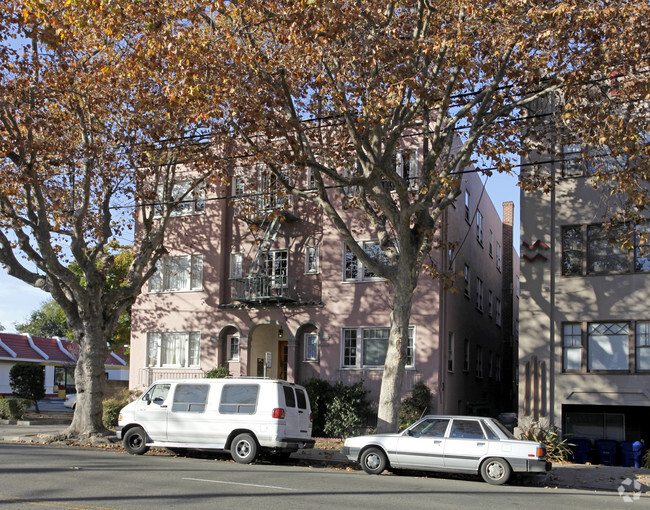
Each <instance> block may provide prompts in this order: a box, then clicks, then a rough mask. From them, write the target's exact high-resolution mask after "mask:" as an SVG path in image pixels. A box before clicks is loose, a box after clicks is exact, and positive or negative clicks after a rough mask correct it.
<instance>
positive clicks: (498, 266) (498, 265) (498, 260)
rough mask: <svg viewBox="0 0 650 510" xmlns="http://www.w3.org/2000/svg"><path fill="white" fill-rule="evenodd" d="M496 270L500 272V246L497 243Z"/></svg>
mask: <svg viewBox="0 0 650 510" xmlns="http://www.w3.org/2000/svg"><path fill="white" fill-rule="evenodd" d="M497 269H498V270H499V271H501V245H500V244H499V243H497Z"/></svg>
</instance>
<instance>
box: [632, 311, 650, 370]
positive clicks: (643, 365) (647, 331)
mask: <svg viewBox="0 0 650 510" xmlns="http://www.w3.org/2000/svg"><path fill="white" fill-rule="evenodd" d="M635 349H636V369H637V370H650V322H649V321H639V322H637V323H636V342H635Z"/></svg>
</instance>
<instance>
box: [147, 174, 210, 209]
mask: <svg viewBox="0 0 650 510" xmlns="http://www.w3.org/2000/svg"><path fill="white" fill-rule="evenodd" d="M192 186H193V183H192V181H179V182H175V183H174V185H173V187H172V192H171V201H172V204H170V207H171V209H172V211H171V213H170V216H187V215H190V214H201V213H203V212H204V211H205V186H204V185H203V184H199V185H197V186H196V187H194V189H192ZM164 193H165V191H164V188H163V187H162V186H159V188H158V201H159V203H158V204H156V205H155V206H154V212H155V215H156V216H162V214H163V211H164V207H163V206H164V203H165V197H164Z"/></svg>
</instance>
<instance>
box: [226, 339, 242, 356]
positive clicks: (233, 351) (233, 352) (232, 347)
mask: <svg viewBox="0 0 650 510" xmlns="http://www.w3.org/2000/svg"><path fill="white" fill-rule="evenodd" d="M226 348H227V350H228V352H227V354H228V361H239V335H228V336H226Z"/></svg>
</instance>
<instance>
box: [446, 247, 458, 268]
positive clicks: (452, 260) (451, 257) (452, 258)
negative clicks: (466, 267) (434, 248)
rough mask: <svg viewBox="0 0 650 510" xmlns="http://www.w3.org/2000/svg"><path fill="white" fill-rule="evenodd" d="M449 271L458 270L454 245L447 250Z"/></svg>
mask: <svg viewBox="0 0 650 510" xmlns="http://www.w3.org/2000/svg"><path fill="white" fill-rule="evenodd" d="M447 258H448V262H447V264H448V267H449V271H456V250H455V249H454V248H453V247H452V248H449V249H448V250H447Z"/></svg>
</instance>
